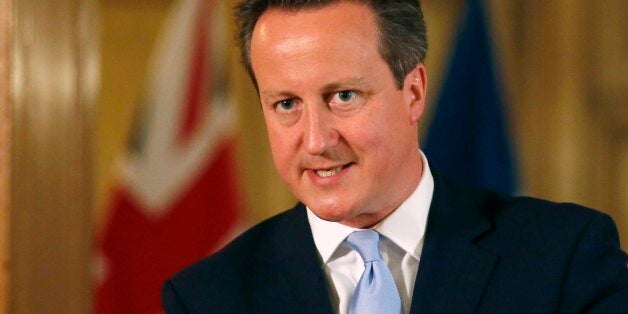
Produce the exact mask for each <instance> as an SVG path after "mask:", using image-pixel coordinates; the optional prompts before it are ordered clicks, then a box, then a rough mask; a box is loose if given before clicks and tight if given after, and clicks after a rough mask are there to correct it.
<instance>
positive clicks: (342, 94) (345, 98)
mask: <svg viewBox="0 0 628 314" xmlns="http://www.w3.org/2000/svg"><path fill="white" fill-rule="evenodd" d="M355 96H356V94H355V92H354V91H351V90H343V91H339V92H336V93H335V94H334V97H333V99H332V102H335V103H347V102H350V101H352V100H353V99H354V98H355Z"/></svg>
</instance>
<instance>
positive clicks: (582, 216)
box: [412, 176, 628, 313]
mask: <svg viewBox="0 0 628 314" xmlns="http://www.w3.org/2000/svg"><path fill="white" fill-rule="evenodd" d="M435 183H436V187H437V188H436V189H435V192H434V197H433V201H432V207H431V208H430V214H429V218H428V226H427V230H426V235H425V245H424V248H423V252H422V258H421V263H420V266H419V273H418V275H417V281H416V283H415V292H416V291H429V293H427V296H425V295H424V294H415V295H414V297H413V304H412V308H413V310H414V308H417V309H419V311H422V312H425V311H427V312H430V313H476V312H477V313H582V312H587V311H591V312H596V313H624V312H625V311H626V310H628V271H627V270H626V261H627V260H626V254H625V253H624V252H623V251H622V250H621V249H620V248H619V241H618V235H617V230H616V228H615V226H614V224H613V222H612V220H611V219H610V218H609V217H608V216H607V215H605V214H603V213H600V212H598V211H595V210H592V209H588V208H585V207H582V206H579V205H575V204H560V203H553V202H548V201H543V200H539V199H535V198H529V197H508V196H504V195H500V194H497V193H494V192H489V191H477V190H473V189H468V188H466V187H462V186H458V185H456V184H453V183H451V182H448V181H447V180H445V179H443V178H441V177H438V176H435ZM453 291H456V293H452V292H453Z"/></svg>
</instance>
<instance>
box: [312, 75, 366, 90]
mask: <svg viewBox="0 0 628 314" xmlns="http://www.w3.org/2000/svg"><path fill="white" fill-rule="evenodd" d="M365 85H367V83H366V78H364V77H353V78H348V79H342V80H338V81H336V82H331V83H328V84H325V85H324V86H323V88H322V89H323V91H333V90H337V89H341V88H350V87H362V86H365Z"/></svg>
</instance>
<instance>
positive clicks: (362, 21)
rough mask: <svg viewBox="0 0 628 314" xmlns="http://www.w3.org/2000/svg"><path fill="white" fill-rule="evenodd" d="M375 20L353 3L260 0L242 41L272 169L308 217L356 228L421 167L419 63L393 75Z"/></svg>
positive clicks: (395, 200)
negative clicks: (266, 4)
mask: <svg viewBox="0 0 628 314" xmlns="http://www.w3.org/2000/svg"><path fill="white" fill-rule="evenodd" d="M378 25H379V24H378V18H377V16H376V15H375V14H374V11H373V9H372V7H370V6H369V5H367V4H364V3H362V2H359V1H337V2H333V3H329V4H325V5H319V6H314V7H308V8H305V9H298V10H295V9H289V10H288V9H283V8H269V9H266V10H265V11H264V12H263V13H262V14H261V15H260V16H259V19H257V22H256V23H255V25H254V28H253V32H252V33H251V35H250V43H249V45H248V49H249V52H250V53H249V60H250V67H251V71H252V73H255V78H256V80H257V87H258V92H259V96H260V102H261V104H262V111H263V114H264V119H265V121H266V126H267V130H268V137H269V140H270V145H271V151H272V154H273V159H274V162H275V166H276V167H277V170H278V172H279V174H280V176H281V177H282V179H283V180H284V181H285V182H286V183H287V184H288V186H289V187H290V189H291V190H292V192H293V193H294V194H295V195H296V197H297V198H298V199H299V200H301V201H302V202H303V203H305V204H306V205H307V206H308V207H309V208H310V209H312V211H313V212H314V213H315V214H316V215H317V216H319V217H321V218H322V219H325V220H330V221H338V222H341V223H344V224H347V225H351V226H355V227H367V226H370V225H373V224H375V223H377V222H379V221H380V220H381V219H383V218H385V217H386V216H387V215H388V214H390V213H391V212H392V211H393V210H394V209H396V208H397V207H398V206H399V205H400V204H401V203H402V202H403V201H404V200H405V199H406V198H407V197H408V196H409V195H410V194H411V193H412V191H414V189H415V188H416V186H417V184H418V181H419V179H420V175H421V171H422V165H421V158H420V154H419V150H418V135H417V124H418V121H419V119H420V118H421V116H422V114H423V109H424V103H425V88H426V77H425V68H424V66H423V64H422V63H421V62H420V61H417V63H416V64H413V65H412V67H411V68H410V69H404V71H405V72H407V74H406V75H405V76H404V77H403V78H402V80H401V82H399V81H398V80H397V79H396V77H395V76H394V75H393V72H392V71H391V70H390V67H389V64H388V63H387V62H386V60H385V58H384V57H383V55H382V54H381V49H380V37H381V36H380V35H379V32H378ZM400 44H401V43H400Z"/></svg>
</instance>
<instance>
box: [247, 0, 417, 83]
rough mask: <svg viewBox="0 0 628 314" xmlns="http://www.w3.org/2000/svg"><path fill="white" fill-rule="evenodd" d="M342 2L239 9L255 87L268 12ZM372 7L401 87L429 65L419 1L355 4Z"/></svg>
mask: <svg viewBox="0 0 628 314" xmlns="http://www.w3.org/2000/svg"><path fill="white" fill-rule="evenodd" d="M340 1H342V0H248V1H243V2H242V3H241V4H240V5H239V6H238V7H237V8H236V20H237V23H238V28H239V32H238V41H239V44H240V51H241V53H242V61H243V63H244V65H245V67H246V70H247V72H248V73H249V75H250V77H251V79H252V80H253V83H254V84H255V86H257V80H256V78H255V73H254V72H253V69H252V68H251V58H250V53H251V49H250V48H251V38H252V36H253V30H254V29H255V25H256V24H257V21H258V19H259V18H260V16H261V15H262V14H263V13H264V12H265V11H266V10H268V9H279V10H284V11H292V12H297V11H299V10H306V9H315V8H320V7H323V6H326V5H329V4H331V3H334V2H340ZM349 2H355V3H363V4H366V5H368V6H369V7H370V8H371V9H372V10H373V13H374V14H375V17H376V24H377V32H378V34H379V53H380V54H381V55H382V58H384V60H385V61H386V63H387V64H388V66H389V67H390V70H391V71H392V73H393V75H394V77H395V80H396V82H397V87H399V88H401V85H402V83H403V79H404V78H405V77H406V75H407V74H408V72H410V71H411V70H412V69H413V68H414V67H415V66H416V65H417V64H418V63H423V62H424V61H425V55H426V53H427V36H426V28H425V21H424V20H423V12H422V10H421V6H420V4H419V1H418V0H353V1H349Z"/></svg>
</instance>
